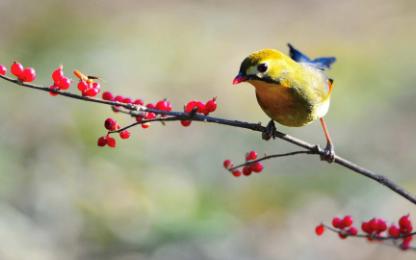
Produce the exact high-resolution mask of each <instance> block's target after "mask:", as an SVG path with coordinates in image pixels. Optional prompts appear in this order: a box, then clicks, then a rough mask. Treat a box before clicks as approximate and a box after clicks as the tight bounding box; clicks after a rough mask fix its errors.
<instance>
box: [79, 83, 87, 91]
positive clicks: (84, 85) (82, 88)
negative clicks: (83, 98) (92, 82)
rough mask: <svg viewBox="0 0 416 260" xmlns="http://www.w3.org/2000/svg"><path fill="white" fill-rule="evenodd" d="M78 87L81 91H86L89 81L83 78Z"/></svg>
mask: <svg viewBox="0 0 416 260" xmlns="http://www.w3.org/2000/svg"><path fill="white" fill-rule="evenodd" d="M78 89H79V91H85V90H86V89H88V83H87V82H86V81H83V80H81V81H80V82H79V83H78Z"/></svg>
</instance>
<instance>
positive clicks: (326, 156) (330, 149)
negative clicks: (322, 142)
mask: <svg viewBox="0 0 416 260" xmlns="http://www.w3.org/2000/svg"><path fill="white" fill-rule="evenodd" d="M321 160H322V161H327V162H328V163H333V162H334V161H335V149H334V146H333V145H332V144H330V143H328V144H327V145H326V146H325V149H324V153H323V154H321Z"/></svg>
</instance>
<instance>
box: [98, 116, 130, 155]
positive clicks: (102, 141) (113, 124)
mask: <svg viewBox="0 0 416 260" xmlns="http://www.w3.org/2000/svg"><path fill="white" fill-rule="evenodd" d="M104 127H105V129H107V130H108V131H109V132H113V131H117V130H119V129H120V125H119V124H118V123H117V121H116V120H114V119H113V118H110V117H109V118H107V119H106V120H105V121H104ZM118 134H119V136H120V138H121V139H128V138H129V137H130V135H131V134H130V132H129V131H128V130H123V131H120V132H119V133H118ZM97 145H98V146H100V147H103V146H106V145H108V146H109V147H112V148H114V147H116V140H115V139H114V138H113V137H111V136H110V133H107V134H106V135H105V136H101V137H100V138H98V141H97Z"/></svg>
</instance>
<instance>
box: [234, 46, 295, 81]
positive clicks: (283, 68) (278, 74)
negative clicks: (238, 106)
mask: <svg viewBox="0 0 416 260" xmlns="http://www.w3.org/2000/svg"><path fill="white" fill-rule="evenodd" d="M293 66H296V62H295V61H293V60H292V59H290V58H289V57H288V56H286V55H285V54H283V53H281V52H280V51H277V50H273V49H263V50H260V51H256V52H253V53H252V54H250V55H249V56H248V57H247V58H245V59H244V61H243V62H242V63H241V66H240V71H239V72H238V75H237V76H236V77H235V78H234V80H233V85H236V84H239V83H241V82H245V81H247V82H249V83H252V84H253V85H255V82H256V81H263V82H267V83H275V84H279V80H280V79H281V78H282V76H284V75H285V74H287V73H288V72H289V71H290V70H291V69H292V68H293Z"/></svg>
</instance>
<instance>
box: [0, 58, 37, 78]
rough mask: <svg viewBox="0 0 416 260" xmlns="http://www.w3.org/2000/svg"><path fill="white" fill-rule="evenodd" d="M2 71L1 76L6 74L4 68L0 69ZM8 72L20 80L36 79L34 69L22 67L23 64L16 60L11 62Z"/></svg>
mask: <svg viewBox="0 0 416 260" xmlns="http://www.w3.org/2000/svg"><path fill="white" fill-rule="evenodd" d="M1 70H2V71H4V74H2V75H3V76H4V75H5V74H6V68H4V66H3V69H1ZM10 72H11V73H12V74H13V75H15V76H16V77H17V79H18V80H19V81H21V82H32V81H34V80H35V79H36V71H35V69H33V68H31V67H26V68H25V67H23V65H22V64H21V63H19V62H17V61H15V62H13V64H12V66H11V67H10Z"/></svg>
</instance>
